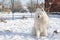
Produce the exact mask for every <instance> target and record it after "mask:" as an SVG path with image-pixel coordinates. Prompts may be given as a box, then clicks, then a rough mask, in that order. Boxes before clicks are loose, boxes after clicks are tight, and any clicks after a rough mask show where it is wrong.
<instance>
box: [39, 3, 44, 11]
mask: <svg viewBox="0 0 60 40" xmlns="http://www.w3.org/2000/svg"><path fill="white" fill-rule="evenodd" d="M40 9H41V10H42V11H44V3H43V2H42V3H41V4H40Z"/></svg>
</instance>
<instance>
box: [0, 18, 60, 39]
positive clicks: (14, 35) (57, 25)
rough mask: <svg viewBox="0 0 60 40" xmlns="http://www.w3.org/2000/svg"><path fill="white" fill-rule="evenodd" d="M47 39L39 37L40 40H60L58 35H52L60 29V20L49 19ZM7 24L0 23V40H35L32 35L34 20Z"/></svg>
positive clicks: (29, 19) (9, 21)
mask: <svg viewBox="0 0 60 40" xmlns="http://www.w3.org/2000/svg"><path fill="white" fill-rule="evenodd" d="M49 18H50V25H49V27H48V32H49V33H48V37H41V38H40V39H41V40H60V34H59V33H58V34H55V33H53V31H54V30H56V29H60V18H59V17H49ZM6 21H7V23H3V22H0V40H36V38H35V36H34V35H32V33H31V31H32V27H34V18H27V19H15V20H6Z"/></svg>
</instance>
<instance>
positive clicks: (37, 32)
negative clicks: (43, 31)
mask: <svg viewBox="0 0 60 40" xmlns="http://www.w3.org/2000/svg"><path fill="white" fill-rule="evenodd" d="M36 38H37V40H39V38H40V31H39V30H36Z"/></svg>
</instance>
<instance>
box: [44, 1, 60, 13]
mask: <svg viewBox="0 0 60 40" xmlns="http://www.w3.org/2000/svg"><path fill="white" fill-rule="evenodd" d="M45 8H46V11H47V12H60V0H45Z"/></svg>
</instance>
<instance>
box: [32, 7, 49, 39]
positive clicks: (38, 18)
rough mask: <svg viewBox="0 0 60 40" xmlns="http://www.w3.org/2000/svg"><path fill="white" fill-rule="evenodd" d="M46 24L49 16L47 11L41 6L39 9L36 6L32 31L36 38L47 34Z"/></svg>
mask: <svg viewBox="0 0 60 40" xmlns="http://www.w3.org/2000/svg"><path fill="white" fill-rule="evenodd" d="M48 25H49V18H48V15H47V13H46V12H45V10H44V9H43V8H41V9H39V8H37V10H36V12H35V17H34V27H33V30H32V33H33V34H34V35H36V37H37V38H38V39H39V38H40V36H47V35H48V31H47V28H48Z"/></svg>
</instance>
